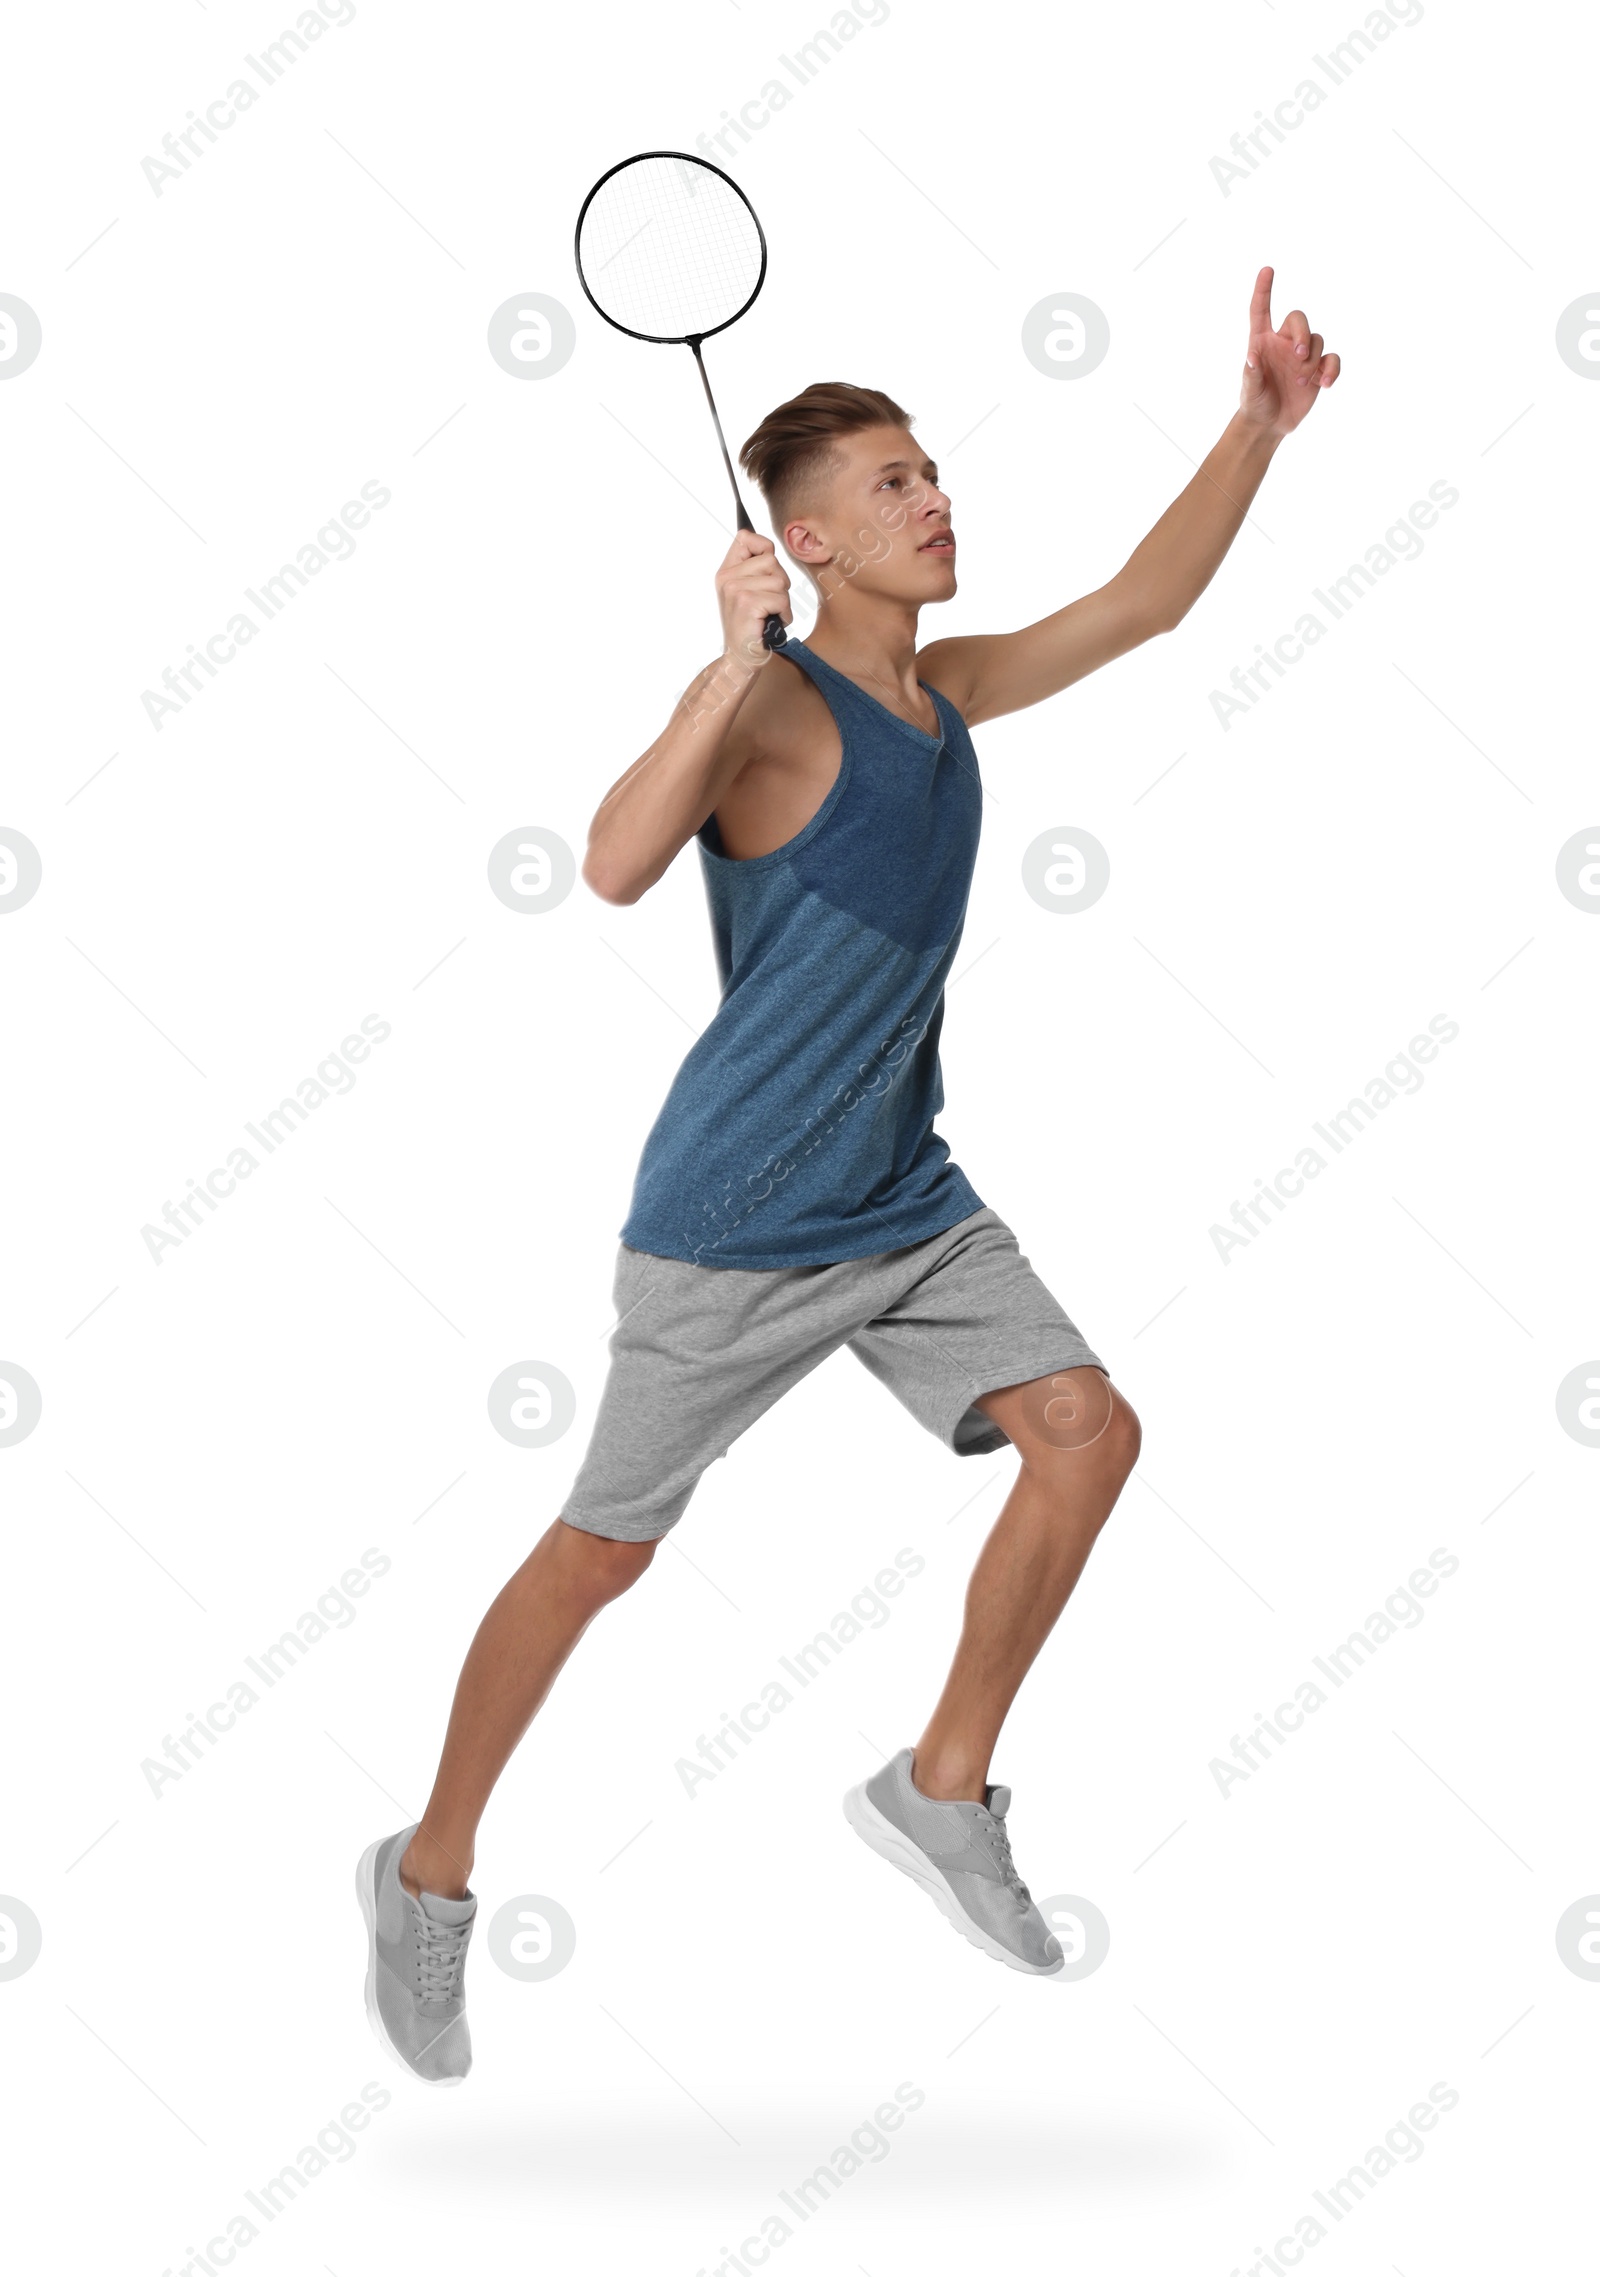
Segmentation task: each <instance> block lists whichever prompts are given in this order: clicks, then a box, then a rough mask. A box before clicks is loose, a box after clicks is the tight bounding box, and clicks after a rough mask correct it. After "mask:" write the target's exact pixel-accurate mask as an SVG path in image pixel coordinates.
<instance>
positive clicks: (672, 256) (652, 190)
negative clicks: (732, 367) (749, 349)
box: [573, 150, 767, 347]
mask: <svg viewBox="0 0 1600 2277" xmlns="http://www.w3.org/2000/svg"><path fill="white" fill-rule="evenodd" d="M573 257H574V259H575V260H576V262H577V267H578V282H579V283H580V284H581V285H582V287H583V289H584V293H585V295H586V296H587V298H588V300H589V302H590V304H591V306H592V307H593V308H594V309H595V310H596V312H597V313H598V314H599V315H601V316H603V317H604V318H605V320H606V322H607V323H608V324H610V325H612V326H614V327H615V329H616V330H617V331H618V332H625V333H626V334H627V335H628V337H629V338H630V339H631V340H654V341H658V342H661V343H662V344H664V345H667V346H672V347H681V346H683V345H684V344H685V343H686V342H690V341H697V340H709V339H710V337H711V336H712V334H713V333H715V332H724V331H726V330H727V328H728V326H729V325H730V324H733V323H736V322H737V320H738V319H739V318H740V317H741V316H743V314H744V312H745V310H746V309H747V308H748V307H749V306H750V304H751V302H752V301H753V300H754V299H755V297H756V295H757V293H758V292H760V290H761V287H762V285H763V283H764V282H765V280H766V274H767V240H766V237H765V235H764V233H763V231H762V227H761V224H760V222H759V221H758V220H757V219H756V211H755V208H754V206H752V205H751V203H750V200H749V199H748V198H747V197H746V196H745V194H744V192H743V190H741V189H740V187H739V185H738V183H737V182H736V181H734V179H733V177H732V175H731V174H725V173H724V172H723V171H722V168H721V167H720V166H713V165H712V164H711V162H710V160H709V159H706V158H696V157H694V156H692V155H691V153H690V152H688V151H686V150H641V151H637V152H636V153H635V154H634V156H633V157H632V158H624V159H621V160H619V161H618V163H617V164H616V165H615V166H612V167H610V168H608V169H607V171H606V172H605V173H604V174H602V175H601V177H600V179H599V181H598V182H596V184H595V185H594V188H593V189H592V190H591V191H590V192H589V195H588V196H587V197H586V198H585V199H584V201H583V204H582V206H581V207H580V208H579V211H578V226H577V228H576V230H575V231H574V233H573Z"/></svg>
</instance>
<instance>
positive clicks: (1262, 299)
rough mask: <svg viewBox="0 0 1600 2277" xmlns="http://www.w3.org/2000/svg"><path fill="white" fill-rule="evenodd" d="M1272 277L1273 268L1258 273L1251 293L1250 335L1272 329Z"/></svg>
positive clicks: (1252, 336)
mask: <svg viewBox="0 0 1600 2277" xmlns="http://www.w3.org/2000/svg"><path fill="white" fill-rule="evenodd" d="M1272 277H1273V272H1272V270H1271V269H1262V270H1260V271H1259V272H1258V273H1257V276H1256V283H1255V290H1254V292H1253V293H1252V294H1251V295H1250V337H1251V339H1252V340H1254V339H1256V338H1258V337H1259V335H1260V334H1261V333H1263V332H1270V331H1271V330H1272Z"/></svg>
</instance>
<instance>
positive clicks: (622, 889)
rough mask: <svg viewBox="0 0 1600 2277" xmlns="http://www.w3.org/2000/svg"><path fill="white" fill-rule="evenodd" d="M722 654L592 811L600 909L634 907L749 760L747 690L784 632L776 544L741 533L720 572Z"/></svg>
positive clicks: (589, 864) (589, 857) (784, 582)
mask: <svg viewBox="0 0 1600 2277" xmlns="http://www.w3.org/2000/svg"><path fill="white" fill-rule="evenodd" d="M717 604H718V607H719V608H720V609H721V612H722V631H723V649H722V654H721V655H720V656H719V657H717V658H716V660H715V661H714V662H713V663H711V664H708V665H707V666H706V667H705V669H704V670H703V671H701V672H698V673H696V675H695V677H694V678H693V680H691V681H690V683H689V685H688V687H687V688H685V690H684V691H683V694H682V696H681V697H680V698H679V699H678V704H677V708H676V710H675V711H674V712H673V715H672V718H671V719H670V720H669V721H668V723H667V725H666V727H665V728H663V730H662V731H661V733H660V734H659V735H658V736H657V737H656V739H655V741H654V743H652V744H651V746H650V748H649V750H648V751H646V752H644V753H643V754H642V755H641V756H640V757H639V758H637V759H636V760H635V761H634V763H633V765H632V766H631V767H630V768H629V769H628V772H627V773H626V774H625V775H622V776H619V778H618V779H617V781H616V782H614V783H613V784H612V786H611V788H610V790H609V791H607V793H606V795H605V797H604V798H603V799H602V800H601V801H600V804H599V806H598V808H597V809H596V810H595V816H594V820H593V821H592V822H591V823H590V825H589V842H588V848H587V851H586V852H585V854H584V857H583V878H584V883H585V884H586V885H588V886H589V887H591V888H592V890H593V891H594V892H595V893H597V894H598V895H599V896H600V898H601V900H602V901H615V902H629V901H637V900H638V899H639V897H640V895H641V894H644V893H648V892H649V890H650V888H651V887H652V886H653V885H654V884H655V882H656V880H657V878H659V877H660V876H661V875H662V874H663V872H664V871H666V870H667V869H668V868H670V866H671V864H672V862H673V860H674V859H675V857H676V856H677V854H678V853H679V851H680V849H681V848H682V847H684V846H686V845H687V844H688V842H689V840H690V839H691V838H692V837H693V836H694V834H695V832H696V831H697V830H698V829H699V828H700V826H701V824H702V823H703V822H704V821H705V819H706V816H707V815H708V814H710V813H712V812H713V811H714V810H715V808H716V806H717V805H718V803H719V802H720V800H721V798H722V796H723V793H724V792H725V791H726V790H727V788H728V786H729V784H730V783H731V782H732V781H733V779H734V777H735V775H737V774H738V772H739V770H740V769H741V768H742V767H743V766H744V765H745V764H746V762H747V761H748V759H749V757H750V750H749V745H748V738H747V737H746V736H744V735H742V734H741V733H740V720H741V717H742V715H743V714H744V713H745V711H746V707H747V705H748V701H749V698H750V693H751V690H752V689H753V688H754V687H755V686H756V684H757V682H758V680H759V678H760V675H761V673H762V671H763V670H764V669H765V667H766V666H767V665H768V664H769V663H770V662H771V652H770V650H768V649H767V648H766V647H765V646H764V645H763V642H762V638H761V633H762V627H763V625H764V624H765V622H766V619H767V618H768V616H770V615H771V614H773V613H774V612H776V613H777V615H778V616H780V617H781V618H782V619H783V621H784V623H785V624H788V623H789V621H790V618H791V616H792V614H793V612H792V610H791V609H790V606H789V580H788V578H787V577H786V576H785V575H784V572H783V569H782V567H781V565H780V564H779V561H778V555H777V548H776V547H775V546H774V545H773V542H772V540H771V539H770V538H764V537H761V536H760V535H759V534H758V533H757V532H756V531H754V530H741V531H740V533H739V535H738V536H737V537H736V538H735V539H734V541H733V544H732V545H731V546H730V547H729V548H728V552H727V556H726V558H725V560H724V561H723V564H722V567H721V568H720V569H719V570H718V571H717Z"/></svg>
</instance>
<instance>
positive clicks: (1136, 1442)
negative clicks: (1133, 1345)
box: [1106, 1384, 1144, 1479]
mask: <svg viewBox="0 0 1600 2277" xmlns="http://www.w3.org/2000/svg"><path fill="white" fill-rule="evenodd" d="M1106 1438H1107V1441H1108V1445H1107V1449H1106V1454H1107V1459H1108V1460H1109V1462H1110V1463H1111V1464H1112V1466H1113V1468H1114V1469H1115V1470H1116V1472H1117V1474H1118V1476H1119V1477H1120V1478H1123V1479H1126V1478H1127V1477H1128V1476H1129V1475H1130V1473H1131V1472H1132V1470H1133V1466H1134V1464H1135V1463H1136V1462H1137V1461H1138V1460H1139V1449H1140V1448H1141V1447H1142V1446H1143V1444H1144V1427H1143V1425H1142V1424H1141V1423H1140V1421H1139V1418H1138V1416H1137V1415H1136V1414H1135V1413H1134V1411H1133V1409H1132V1408H1131V1407H1130V1406H1129V1405H1128V1403H1127V1401H1126V1400H1125V1399H1124V1398H1123V1396H1122V1394H1121V1392H1119V1391H1118V1390H1117V1388H1116V1386H1115V1385H1114V1384H1113V1386H1112V1387H1111V1419H1110V1421H1109V1422H1108V1423H1107V1425H1106Z"/></svg>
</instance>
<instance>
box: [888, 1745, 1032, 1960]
mask: <svg viewBox="0 0 1600 2277" xmlns="http://www.w3.org/2000/svg"><path fill="white" fill-rule="evenodd" d="M914 1752H915V1751H914V1750H913V1749H912V1748H909V1747H902V1748H901V1750H900V1752H899V1754H898V1755H894V1756H891V1757H890V1759H889V1761H888V1762H887V1763H886V1764H885V1765H884V1767H883V1769H882V1770H881V1771H874V1773H873V1774H872V1777H871V1778H870V1779H867V1780H865V1781H864V1782H863V1783H862V1784H861V1785H860V1786H859V1787H852V1788H851V1790H850V1792H849V1794H847V1795H846V1796H845V1799H844V1815H845V1817H846V1818H847V1819H848V1820H849V1821H850V1824H851V1825H852V1826H853V1827H854V1828H855V1830H856V1832H857V1834H859V1835H860V1837H861V1839H862V1841H863V1842H866V1843H869V1844H870V1845H871V1847H872V1848H873V1849H874V1850H876V1852H877V1853H878V1856H879V1857H880V1858H887V1859H888V1861H889V1863H890V1865H891V1866H898V1867H899V1869H900V1871H901V1872H902V1873H903V1874H909V1875H910V1876H911V1879H912V1880H913V1881H914V1882H918V1883H920V1884H921V1886H922V1887H923V1889H925V1890H926V1891H927V1893H928V1895H929V1896H930V1897H931V1898H932V1899H933V1902H934V1904H935V1905H936V1906H937V1907H938V1908H939V1910H940V1912H941V1913H942V1914H943V1915H944V1916H945V1918H946V1920H947V1921H949V1922H950V1923H952V1924H953V1926H954V1927H955V1928H957V1929H959V1930H960V1932H961V1934H962V1936H963V1937H965V1938H966V1939H967V1941H968V1943H969V1944H972V1945H976V1946H977V1948H978V1950H979V1951H980V1952H981V1953H988V1954H989V1955H991V1956H992V1958H993V1959H995V1960H997V1961H1004V1962H1005V1964H1006V1966H1007V1968H1010V1969H1022V1970H1023V1971H1025V1973H1026V1974H1027V1975H1028V1976H1031V1977H1053V1976H1055V1975H1056V1974H1057V1973H1058V1972H1059V1971H1060V1970H1061V1969H1062V1968H1064V1967H1065V1966H1066V1963H1065V1959H1064V1957H1063V1955H1062V1951H1061V1946H1060V1944H1059V1942H1058V1941H1057V1939H1056V1938H1055V1937H1054V1936H1052V1934H1051V1932H1050V1930H1049V1928H1048V1926H1047V1925H1046V1922H1045V1918H1044V1915H1043V1914H1042V1913H1041V1912H1040V1911H1039V1908H1038V1907H1037V1906H1036V1905H1035V1904H1034V1902H1033V1899H1032V1898H1031V1897H1030V1896H1029V1894H1028V1885H1027V1883H1026V1882H1025V1881H1023V1879H1022V1877H1021V1876H1020V1875H1019V1874H1018V1872H1017V1869H1016V1867H1015V1866H1014V1865H1013V1863H1012V1859H1011V1843H1010V1839H1009V1837H1008V1835H1007V1833H1006V1828H1005V1816H1006V1812H1007V1811H1008V1810H1009V1809H1010V1807H1011V1789H1010V1788H1009V1787H986V1788H985V1789H984V1795H985V1800H984V1801H983V1802H981V1803H961V1802H956V1803H941V1802H937V1801H935V1799H934V1798H933V1796H931V1795H925V1794H924V1793H923V1792H922V1790H921V1788H920V1787H915V1786H913V1785H912V1783H911V1762H912V1757H913V1754H914Z"/></svg>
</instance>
